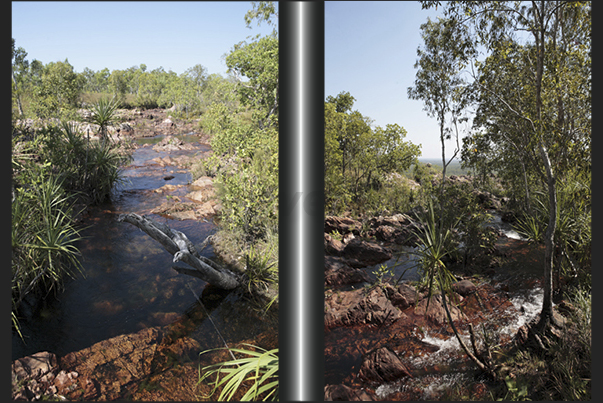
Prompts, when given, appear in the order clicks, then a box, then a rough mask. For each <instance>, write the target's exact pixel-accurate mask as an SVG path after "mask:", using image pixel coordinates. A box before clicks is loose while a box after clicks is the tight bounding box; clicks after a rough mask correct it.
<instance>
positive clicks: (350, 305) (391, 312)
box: [325, 287, 404, 328]
mask: <svg viewBox="0 0 603 403" xmlns="http://www.w3.org/2000/svg"><path fill="white" fill-rule="evenodd" d="M325 308H326V314H325V326H326V327H327V328H330V327H336V326H352V325H360V324H372V325H376V326H387V325H390V324H392V323H393V322H395V321H396V320H398V319H400V318H402V317H403V316H404V314H403V313H402V312H401V311H400V310H399V309H398V308H396V307H395V306H393V305H392V303H391V301H390V300H389V299H388V298H387V296H386V295H385V293H384V291H383V289H381V287H375V288H373V289H371V290H370V291H369V292H368V293H366V291H365V290H353V291H345V292H336V293H333V294H332V295H330V296H328V297H327V298H325Z"/></svg>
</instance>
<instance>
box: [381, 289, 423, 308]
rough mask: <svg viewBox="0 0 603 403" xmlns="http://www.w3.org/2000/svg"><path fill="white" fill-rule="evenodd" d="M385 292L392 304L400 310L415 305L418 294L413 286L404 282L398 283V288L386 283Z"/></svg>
mask: <svg viewBox="0 0 603 403" xmlns="http://www.w3.org/2000/svg"><path fill="white" fill-rule="evenodd" d="M385 292H386V294H387V296H388V298H389V299H390V301H391V302H392V304H393V305H394V306H395V307H398V308H400V309H402V310H404V309H406V308H408V307H410V306H413V305H415V304H416V302H417V299H418V295H419V294H418V292H417V290H416V289H415V287H413V286H412V285H409V284H405V283H403V284H400V286H398V288H394V287H393V286H391V285H389V284H388V285H387V286H386V287H385Z"/></svg>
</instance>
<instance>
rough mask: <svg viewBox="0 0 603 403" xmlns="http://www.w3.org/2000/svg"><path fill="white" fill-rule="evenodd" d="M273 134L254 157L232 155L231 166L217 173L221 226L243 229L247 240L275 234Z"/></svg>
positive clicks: (275, 200)
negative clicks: (220, 204) (220, 203)
mask: <svg viewBox="0 0 603 403" xmlns="http://www.w3.org/2000/svg"><path fill="white" fill-rule="evenodd" d="M270 132H272V135H273V136H274V135H275V133H274V131H270ZM267 134H270V133H267ZM274 137H275V136H274ZM274 137H273V138H266V139H265V140H266V142H267V143H266V144H265V145H263V146H260V147H258V148H257V149H255V150H254V152H253V156H251V157H248V158H239V157H234V158H233V159H232V160H233V163H232V165H230V166H229V167H227V168H225V169H224V170H221V171H219V172H218V173H217V175H216V181H215V183H216V187H217V189H218V196H219V197H220V200H221V202H222V211H221V214H220V225H221V226H222V227H223V228H226V229H228V230H232V231H235V230H239V231H242V232H243V234H244V235H245V238H246V239H247V240H252V239H254V238H255V239H262V238H264V237H265V236H266V235H267V234H269V233H278V149H277V147H278V145H277V144H276V139H275V138H274ZM270 143H272V144H270Z"/></svg>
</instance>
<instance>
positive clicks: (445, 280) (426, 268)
mask: <svg viewBox="0 0 603 403" xmlns="http://www.w3.org/2000/svg"><path fill="white" fill-rule="evenodd" d="M440 214H442V212H440ZM419 218H420V217H419ZM424 221H425V222H424V223H423V225H422V226H417V229H416V230H415V235H416V236H417V239H418V244H419V248H418V252H416V253H417V254H418V255H419V262H420V264H421V268H422V279H423V282H424V283H425V284H426V285H427V287H428V290H429V291H428V298H429V299H428V300H427V307H429V302H430V301H431V296H432V293H433V291H434V286H438V287H439V289H440V292H441V295H442V305H443V306H444V311H445V312H446V317H447V318H448V323H450V327H452V331H453V332H454V335H455V336H456V339H457V340H458V342H459V344H460V346H461V347H462V349H463V350H464V351H465V353H466V354H467V356H468V357H469V358H470V359H471V360H472V361H473V362H474V363H475V364H476V365H477V366H478V367H479V368H480V369H481V370H482V371H485V372H486V373H488V374H489V375H490V376H491V377H493V378H496V374H495V373H494V371H493V369H492V366H491V364H490V362H486V361H485V360H483V359H482V358H480V357H479V353H478V352H477V351H475V350H476V347H475V342H473V343H472V344H473V349H474V353H475V354H474V353H472V352H471V351H470V350H469V348H468V347H467V345H466V344H465V342H464V341H463V339H462V338H461V336H460V335H459V332H458V330H457V328H456V326H455V324H454V322H453V320H452V316H451V315H450V310H449V309H448V302H447V295H451V294H452V284H453V282H455V281H456V278H455V277H454V274H452V273H451V272H450V270H448V268H447V267H446V264H445V263H444V258H445V257H446V256H448V255H450V254H452V253H453V252H454V249H455V248H456V246H455V243H454V242H453V236H452V235H453V228H454V227H455V226H456V225H457V224H458V220H457V221H456V222H454V223H453V224H452V226H449V227H447V226H446V225H445V224H444V222H445V220H442V219H439V220H437V221H436V217H435V213H434V209H433V205H432V204H431V203H430V204H429V209H428V211H427V214H426V215H425V217H424ZM470 331H471V337H472V341H474V339H475V337H474V335H473V331H472V328H471V327H470Z"/></svg>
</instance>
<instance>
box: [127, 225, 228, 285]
mask: <svg viewBox="0 0 603 403" xmlns="http://www.w3.org/2000/svg"><path fill="white" fill-rule="evenodd" d="M117 220H118V221H120V222H121V221H125V222H127V223H130V224H132V225H134V226H136V227H138V228H140V229H141V230H143V231H144V232H146V233H147V234H148V235H149V236H150V237H151V238H153V239H154V240H156V241H157V242H159V243H160V244H161V245H162V246H163V247H164V248H165V249H166V250H167V251H168V252H170V253H171V254H172V255H174V262H178V261H183V262H184V263H186V264H188V265H189V266H192V267H193V268H194V270H191V269H186V268H176V267H175V268H174V269H175V270H177V271H178V272H180V273H182V274H188V275H191V276H195V277H198V278H200V279H202V280H204V281H206V282H208V283H210V284H212V285H214V286H216V287H219V288H222V289H225V290H232V289H234V288H236V287H238V286H239V285H240V282H239V280H238V278H237V276H236V275H235V274H234V273H232V272H231V271H229V270H227V269H225V268H223V267H221V266H220V265H218V264H217V263H215V262H213V261H211V260H210V259H207V258H206V257H203V256H201V255H199V252H197V250H196V249H195V246H194V245H193V244H192V242H191V241H190V240H189V239H188V238H187V237H186V235H184V234H183V233H182V232H180V231H177V230H174V229H171V228H170V227H168V226H167V225H165V224H161V223H158V222H157V221H155V220H152V219H150V218H147V217H145V216H140V215H138V214H135V213H130V214H121V215H120V216H119V218H118V219H117Z"/></svg>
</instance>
